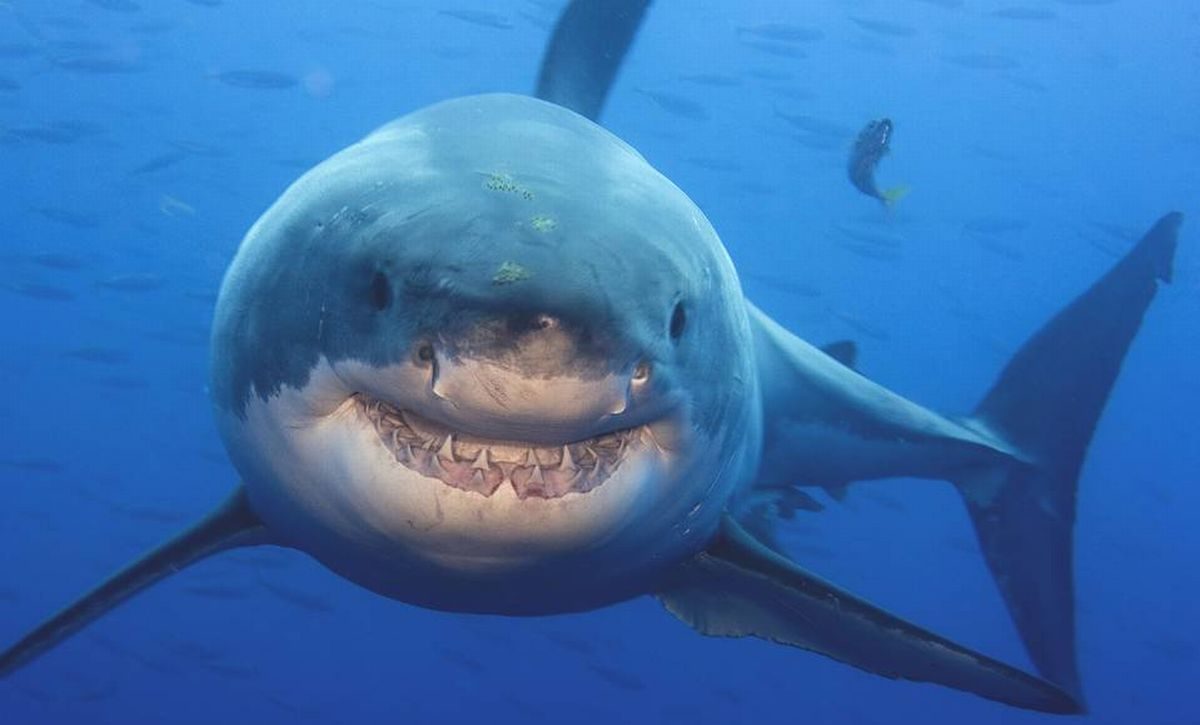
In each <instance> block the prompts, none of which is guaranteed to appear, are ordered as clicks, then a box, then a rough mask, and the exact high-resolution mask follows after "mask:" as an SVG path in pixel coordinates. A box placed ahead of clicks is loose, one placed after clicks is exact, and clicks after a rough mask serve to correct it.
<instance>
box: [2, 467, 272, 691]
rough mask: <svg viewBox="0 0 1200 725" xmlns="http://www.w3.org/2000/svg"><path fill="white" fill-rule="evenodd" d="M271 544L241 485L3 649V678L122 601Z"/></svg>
mask: <svg viewBox="0 0 1200 725" xmlns="http://www.w3.org/2000/svg"><path fill="white" fill-rule="evenodd" d="M264 543H268V536H267V531H266V528H265V527H264V526H263V523H262V521H260V520H259V518H258V516H257V515H255V513H254V512H253V511H252V510H251V509H250V504H249V501H248V500H247V498H246V491H245V489H244V488H242V487H240V486H239V487H238V489H237V490H236V491H235V492H234V493H233V495H231V496H230V497H229V498H228V499H226V500H225V502H224V503H223V504H221V506H220V507H218V508H217V509H216V510H215V511H213V512H212V513H211V514H209V515H208V516H206V517H204V519H202V520H201V521H200V522H198V523H197V524H196V525H195V526H193V527H191V528H189V529H187V530H185V531H183V532H181V533H180V534H178V535H177V536H176V537H175V538H173V539H171V540H169V541H167V542H166V543H164V544H163V545H162V546H159V547H158V548H157V549H154V550H153V551H151V552H149V553H148V554H146V555H145V556H143V557H142V558H141V559H139V560H137V561H135V562H134V563H132V564H130V565H129V566H127V567H125V568H124V569H122V570H121V571H119V572H117V573H116V574H114V575H113V576H111V577H110V578H109V579H108V580H107V581H105V582H104V583H103V584H101V585H100V586H98V587H96V588H95V589H93V590H92V591H90V592H88V593H87V594H85V595H84V596H83V597H81V598H80V599H78V600H76V601H75V602H74V603H73V604H71V605H69V606H68V607H66V608H65V609H63V610H62V611H60V612H59V613H58V614H55V615H54V616H52V617H50V618H49V619H47V620H46V621H45V622H42V623H41V624H40V625H38V627H37V628H36V629H34V630H33V631H32V632H30V633H29V634H27V635H25V636H24V637H22V638H21V639H20V640H19V641H17V642H16V643H15V644H13V645H12V646H11V647H9V648H8V649H6V650H3V651H0V677H6V676H8V675H11V674H12V673H13V672H15V671H16V670H17V669H18V668H20V667H22V666H23V665H26V664H28V663H29V662H30V661H32V660H33V659H34V658H36V657H38V656H39V655H41V654H43V653H45V652H46V651H47V650H49V649H51V648H52V647H54V646H55V645H57V644H58V643H60V642H62V641H63V640H65V639H67V638H68V637H70V636H71V635H73V634H75V633H76V632H78V631H79V630H81V629H83V628H84V627H85V626H87V625H88V624H90V623H91V622H93V621H94V620H96V619H98V618H99V617H101V616H102V615H104V614H106V613H108V612H109V611H111V610H112V609H113V608H114V607H116V606H117V605H118V604H120V603H121V602H123V601H125V600H126V599H128V598H129V597H132V596H133V595H134V594H137V593H138V592H140V591H142V590H144V589H146V588H147V587H149V586H150V585H152V584H154V583H156V582H158V581H160V580H162V579H165V578H166V577H168V576H170V575H171V574H174V573H175V572H177V571H179V570H181V569H183V568H184V567H186V566H189V565H191V564H194V563H196V562H197V561H200V560H201V559H204V558H207V557H209V556H211V555H213V554H216V553H217V552H220V551H225V550H227V549H232V548H235V547H239V546H254V545H256V544H264Z"/></svg>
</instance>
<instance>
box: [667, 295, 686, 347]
mask: <svg viewBox="0 0 1200 725" xmlns="http://www.w3.org/2000/svg"><path fill="white" fill-rule="evenodd" d="M685 327H687V313H686V312H684V311H683V303H682V302H676V303H675V311H674V312H672V313H671V328H670V331H671V339H672V340H674V341H676V342H678V341H679V338H680V337H683V328H685Z"/></svg>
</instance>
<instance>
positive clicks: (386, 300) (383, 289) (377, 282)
mask: <svg viewBox="0 0 1200 725" xmlns="http://www.w3.org/2000/svg"><path fill="white" fill-rule="evenodd" d="M368 296H369V297H370V299H371V306H372V307H374V308H375V309H376V310H379V311H380V312H382V311H383V310H386V309H387V307H388V305H390V304H392V286H391V285H390V284H388V279H387V276H386V275H384V273H383V272H376V273H375V276H374V277H372V278H371V289H370V291H369V292H368Z"/></svg>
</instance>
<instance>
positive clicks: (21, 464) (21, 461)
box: [0, 458, 63, 474]
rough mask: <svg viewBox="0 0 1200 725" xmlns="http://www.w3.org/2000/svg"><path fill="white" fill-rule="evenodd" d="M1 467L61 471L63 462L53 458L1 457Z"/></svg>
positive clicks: (30, 471) (35, 471)
mask: <svg viewBox="0 0 1200 725" xmlns="http://www.w3.org/2000/svg"><path fill="white" fill-rule="evenodd" d="M0 467H3V468H12V469H15V470H18V471H25V472H27V473H49V474H53V473H61V472H62V471H63V464H61V463H59V462H58V461H56V460H54V459H52V458H0Z"/></svg>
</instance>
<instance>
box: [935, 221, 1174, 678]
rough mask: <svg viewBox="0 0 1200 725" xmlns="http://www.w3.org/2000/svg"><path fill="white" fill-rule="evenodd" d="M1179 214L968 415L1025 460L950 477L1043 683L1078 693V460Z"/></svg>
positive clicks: (1166, 258) (1020, 355)
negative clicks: (1075, 560)
mask: <svg viewBox="0 0 1200 725" xmlns="http://www.w3.org/2000/svg"><path fill="white" fill-rule="evenodd" d="M1182 219H1183V217H1182V215H1181V214H1179V213H1171V214H1167V215H1166V216H1164V217H1163V218H1162V219H1160V220H1159V221H1158V222H1157V223H1156V224H1155V225H1154V227H1152V228H1151V229H1150V231H1149V232H1147V233H1146V235H1145V236H1144V237H1142V239H1141V241H1140V242H1138V244H1137V246H1135V247H1134V248H1133V249H1132V250H1131V251H1130V252H1129V253H1128V254H1126V255H1125V257H1124V258H1123V259H1121V261H1120V262H1118V263H1117V264H1116V266H1114V267H1113V268H1112V269H1111V270H1110V271H1109V272H1108V273H1107V274H1106V275H1104V277H1102V278H1101V279H1100V280H1099V281H1098V282H1096V283H1095V284H1093V285H1092V287H1091V288H1090V289H1088V290H1087V291H1086V292H1084V293H1083V294H1082V295H1080V296H1079V297H1078V298H1077V299H1076V300H1074V301H1073V302H1072V303H1071V304H1070V305H1068V306H1067V307H1066V309H1064V310H1062V311H1061V312H1059V313H1058V314H1057V315H1056V316H1055V317H1054V318H1053V319H1051V320H1050V322H1048V323H1047V324H1046V325H1045V326H1044V327H1043V328H1042V329H1041V330H1039V331H1038V332H1037V333H1036V334H1035V335H1034V336H1033V337H1032V338H1030V339H1029V341H1027V342H1026V343H1025V345H1024V346H1023V347H1022V348H1021V349H1020V350H1019V351H1018V352H1017V354H1016V355H1015V356H1014V357H1013V359H1012V360H1011V361H1010V362H1009V363H1008V366H1007V367H1006V368H1005V369H1004V371H1003V372H1002V373H1001V374H1000V378H999V380H997V381H996V383H995V385H994V386H993V387H992V389H991V391H989V392H988V394H987V396H986V397H985V398H984V399H983V402H982V403H980V405H979V407H978V409H976V411H975V414H974V423H975V424H976V425H977V426H979V427H982V428H986V429H987V430H988V431H989V432H991V433H993V434H995V435H997V436H1000V437H1001V438H1003V439H1004V440H1005V441H1007V442H1008V443H1009V444H1010V445H1012V446H1014V447H1015V448H1017V449H1019V450H1020V451H1021V452H1022V453H1023V454H1025V455H1026V456H1027V457H1028V459H1029V460H1030V461H1031V462H1032V464H1031V465H1027V466H1024V465H1021V466H1016V465H1014V466H1013V467H1011V468H1010V469H1007V470H1004V471H995V470H987V471H983V470H980V471H976V472H974V473H972V474H969V475H966V476H961V477H959V479H958V480H957V481H956V483H957V484H958V485H959V489H960V490H961V491H962V493H963V496H964V498H965V500H966V503H967V509H968V511H969V512H970V515H971V519H972V521H973V522H974V524H975V531H976V534H977V535H978V536H979V543H980V546H981V547H982V549H983V554H984V557H985V558H986V559H987V563H988V566H989V567H990V568H991V570H992V575H993V576H994V577H995V579H996V582H997V584H998V586H999V587H1000V591H1001V593H1002V594H1003V596H1004V599H1005V602H1006V603H1007V605H1008V609H1009V613H1010V614H1011V615H1012V618H1013V620H1014V623H1015V624H1016V627H1017V631H1018V632H1019V633H1020V635H1021V638H1022V640H1023V641H1024V643H1025V648H1026V650H1028V652H1029V656H1030V658H1031V659H1032V660H1033V663H1034V665H1035V666H1036V667H1037V669H1038V672H1040V673H1041V674H1042V676H1043V677H1045V678H1047V679H1049V680H1051V681H1052V682H1054V683H1056V684H1058V685H1059V686H1061V687H1063V688H1065V689H1067V690H1068V691H1070V692H1072V693H1074V694H1076V695H1081V693H1080V683H1079V674H1078V670H1077V666H1076V661H1075V609H1074V578H1073V570H1072V534H1071V531H1072V528H1073V526H1074V523H1075V488H1076V480H1077V479H1078V476H1079V471H1080V469H1081V467H1082V465H1083V456H1084V453H1085V452H1086V450H1087V447H1088V444H1089V443H1090V442H1091V439H1092V433H1093V431H1094V430H1095V428H1096V422H1097V420H1098V419H1099V418H1100V414H1101V412H1103V410H1104V404H1105V402H1106V401H1107V399H1108V395H1109V391H1110V390H1111V389H1112V386H1113V383H1114V381H1115V380H1116V378H1117V373H1118V372H1119V370H1120V367H1121V362H1122V360H1123V359H1124V357H1125V352H1126V350H1128V349H1129V344H1130V343H1131V342H1132V341H1133V337H1134V335H1135V334H1137V331H1138V327H1139V326H1140V325H1141V322H1142V316H1143V315H1144V314H1145V312H1146V309H1147V307H1149V305H1150V301H1151V300H1153V299H1154V294H1155V292H1156V291H1157V288H1158V281H1159V280H1162V281H1164V282H1170V281H1171V267H1172V260H1173V258H1174V254H1175V245H1176V237H1177V235H1178V231H1179V225H1180V223H1181V221H1182Z"/></svg>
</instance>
